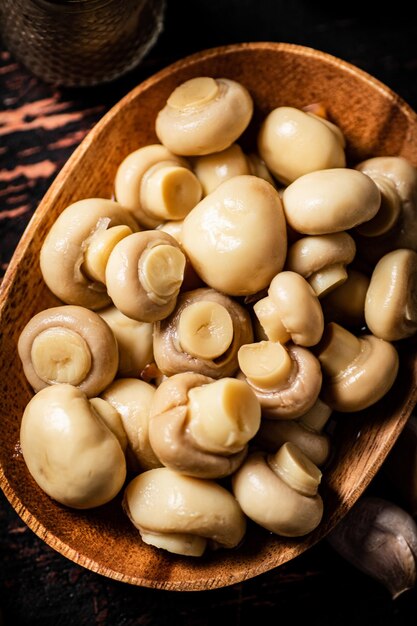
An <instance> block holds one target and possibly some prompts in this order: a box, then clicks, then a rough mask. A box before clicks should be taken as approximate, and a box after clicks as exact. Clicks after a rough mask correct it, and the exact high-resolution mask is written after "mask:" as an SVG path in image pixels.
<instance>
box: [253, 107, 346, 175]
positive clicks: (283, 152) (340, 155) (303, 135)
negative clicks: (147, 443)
mask: <svg viewBox="0 0 417 626" xmlns="http://www.w3.org/2000/svg"><path fill="white" fill-rule="evenodd" d="M344 147H345V141H344V138H343V135H342V132H341V130H340V129H339V128H338V127H337V126H336V125H335V124H332V123H331V122H329V121H328V120H324V119H322V118H321V117H317V116H316V115H311V114H310V113H305V112H304V111H301V110H300V109H296V108H294V107H278V108H276V109H274V110H273V111H271V112H270V113H269V115H267V117H266V118H265V120H264V122H263V124H262V126H261V130H260V132H259V136H258V149H259V153H260V155H261V157H262V158H263V160H264V161H265V163H266V164H267V166H268V168H269V169H270V170H271V172H272V173H273V174H274V175H275V176H276V177H277V178H278V179H279V180H280V181H281V182H283V183H284V184H286V185H288V184H289V183H292V182H293V181H294V180H295V179H296V178H299V177H300V176H303V175H304V174H307V173H309V172H314V171H316V170H324V169H329V168H336V167H345V165H346V159H345V151H344Z"/></svg>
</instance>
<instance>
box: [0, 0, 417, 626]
mask: <svg viewBox="0 0 417 626" xmlns="http://www.w3.org/2000/svg"><path fill="white" fill-rule="evenodd" d="M1 1H2V0H0V2H1ZM406 5H408V3H405V2H399V1H397V2H394V3H390V4H389V5H388V6H389V8H388V9H384V8H383V7H382V6H381V5H380V4H379V3H371V2H361V3H359V2H349V3H343V4H341V3H340V4H338V3H335V2H323V1H322V2H320V1H316V2H306V1H304V2H303V1H301V0H293V1H290V2H284V1H281V0H279V1H274V0H268V1H262V0H257V1H253V0H240V1H238V0H224V1H214V0H194V1H192V0H168V9H167V13H166V19H165V30H164V32H163V34H162V36H161V37H160V39H159V41H158V43H157V45H156V46H155V47H154V48H153V50H152V51H151V52H150V54H149V55H148V56H147V58H146V59H145V61H144V62H143V63H142V64H141V66H140V67H138V68H137V69H136V70H134V71H133V72H131V73H130V74H129V75H128V76H125V77H124V78H122V79H120V80H119V81H117V82H115V83H113V84H112V85H111V86H103V87H99V88H91V89H80V90H76V89H60V88H58V87H56V86H53V85H46V84H44V83H42V81H40V80H39V79H37V78H35V77H33V76H32V75H31V74H30V73H29V72H28V71H27V70H25V69H24V68H23V67H22V66H20V65H19V63H17V62H16V61H15V59H13V57H12V56H11V55H10V54H9V53H8V52H7V51H6V50H5V49H4V47H2V46H1V42H0V98H1V103H0V263H1V274H3V273H4V271H5V270H6V268H7V264H8V262H9V260H10V257H11V255H12V253H13V250H14V248H15V246H16V244H17V242H18V240H19V238H20V236H21V234H22V232H23V230H24V228H25V226H26V224H27V222H28V220H29V218H30V216H31V215H32V213H33V211H34V210H35V208H36V206H37V204H38V203H39V201H40V200H41V198H42V196H43V194H44V193H45V191H46V190H47V188H48V187H49V185H50V183H51V182H52V180H53V178H54V177H55V175H56V174H57V172H58V171H59V169H60V168H61V167H62V165H63V164H64V162H65V161H66V160H67V159H68V157H69V156H70V154H71V153H72V151H73V150H74V149H75V147H76V146H77V145H78V144H79V142H80V141H81V140H82V139H83V137H84V136H85V134H86V133H87V132H88V130H89V129H90V128H91V127H92V126H93V125H94V123H95V122H96V121H97V120H98V119H100V117H101V116H102V115H103V114H104V113H105V112H106V111H107V110H108V109H109V108H110V107H111V106H112V105H113V104H114V103H115V102H117V100H119V98H120V97H122V96H123V95H124V94H125V93H127V91H129V90H130V89H131V88H132V87H134V86H135V85H136V84H138V83H139V82H141V81H142V80H143V79H144V78H146V77H148V76H150V75H151V74H153V73H154V72H155V71H157V70H158V69H161V68H162V67H164V66H166V65H168V64H169V63H171V62H172V61H175V60H177V59H179V58H181V57H183V56H184V55H186V54H189V53H192V52H196V51H198V50H202V49H204V48H208V47H213V46H217V45H222V44H229V43H234V42H242V41H283V42H291V43H297V44H302V45H306V46H311V47H313V48H317V49H319V50H323V51H325V52H329V53H331V54H334V55H336V56H338V57H341V58H342V59H344V60H347V61H350V62H351V63H353V64H355V65H357V66H358V67H360V68H362V69H364V70H366V71H367V72H369V73H370V74H372V75H374V76H375V77H377V78H379V79H380V80H382V81H383V82H384V83H385V84H386V85H388V86H389V87H391V88H392V89H393V90H394V91H396V92H397V93H398V94H399V95H400V96H402V97H403V98H404V99H405V100H406V101H407V102H408V103H409V104H410V105H411V106H412V107H413V108H414V109H417V27H416V23H415V20H414V19H413V18H412V17H411V16H410V14H409V11H408V9H407V6H406ZM371 489H372V491H373V492H375V493H379V495H387V494H388V495H389V497H393V498H395V494H392V493H390V492H389V487H388V486H387V484H386V482H385V479H384V473H383V471H382V472H381V473H380V475H379V476H378V477H377V480H376V482H375V483H374V484H373V486H372V488H371ZM0 607H1V612H2V615H3V623H4V624H7V625H9V624H12V625H16V626H18V625H31V626H35V625H36V626H61V625H62V626H77V625H97V626H104V625H106V626H107V625H108V626H133V625H143V626H168V625H169V626H182V625H187V626H194V625H196V626H197V625H198V626H209V625H212V624H217V623H220V620H221V623H226V624H230V625H231V626H234V625H236V626H238V625H239V626H249V625H251V626H252V625H253V624H254V623H257V624H264V623H273V624H281V623H288V622H290V623H292V624H301V623H304V622H306V623H309V624H310V625H316V624H317V625H319V624H320V625H322V626H333V625H334V626H348V625H349V626H350V625H352V626H353V625H354V624H355V625H358V626H361V625H362V624H363V625H364V626H365V625H366V626H369V625H372V626H385V625H401V626H408V624H410V625H411V624H413V625H414V624H416V623H417V592H416V591H415V590H413V591H411V592H409V593H407V594H405V595H404V596H402V597H401V598H399V599H398V600H397V601H391V599H390V597H389V594H388V592H386V591H385V589H384V588H383V587H381V586H380V585H379V584H378V583H377V582H375V581H373V580H371V579H370V578H368V577H366V576H364V575H363V574H361V573H360V572H358V571H357V570H355V569H354V568H353V567H351V566H350V565H349V564H347V563H346V562H345V561H343V560H342V559H341V558H340V557H339V556H338V555H337V554H336V553H335V552H333V551H332V549H331V548H330V547H329V545H328V544H327V543H326V541H323V542H322V543H320V544H319V545H318V546H316V547H315V548H313V549H312V550H310V551H309V552H308V553H307V554H304V555H302V556H301V557H299V558H298V559H296V560H294V561H292V562H291V563H288V564H286V565H284V566H282V567H281V568H278V569H277V570H275V571H272V572H269V573H267V574H264V575H262V576H259V577H258V578H256V579H253V580H250V581H247V582H245V583H241V584H237V585H235V586H233V587H230V588H226V589H220V590H214V591H210V592H204V593H201V592H194V593H192V592H189V593H177V592H166V591H164V592H162V591H156V590H150V589H142V588H136V587H130V586H128V585H125V584H122V583H118V582H115V581H112V580H110V579H106V578H104V577H101V576H99V575H97V574H94V573H92V572H90V571H87V570H84V569H83V568H81V567H79V566H77V565H75V564H73V563H72V562H70V561H68V560H66V559H65V558H64V557H62V556H60V555H59V554H57V553H55V552H54V551H53V550H51V549H50V548H49V547H48V546H46V545H45V544H44V543H43V542H42V541H41V540H39V539H38V538H37V537H36V536H35V535H34V534H33V533H32V531H30V530H29V529H28V528H27V527H26V526H25V525H24V524H23V522H22V521H21V520H20V518H19V517H18V516H17V515H16V514H15V513H14V511H13V510H12V509H11V507H10V505H9V504H8V502H7V501H6V499H5V498H4V496H2V495H1V506H0ZM0 619H1V618H0Z"/></svg>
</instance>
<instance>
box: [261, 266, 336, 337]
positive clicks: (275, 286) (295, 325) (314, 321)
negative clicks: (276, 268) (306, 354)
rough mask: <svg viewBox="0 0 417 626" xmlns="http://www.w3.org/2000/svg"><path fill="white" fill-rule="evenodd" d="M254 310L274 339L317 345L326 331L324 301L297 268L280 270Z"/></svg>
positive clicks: (268, 333) (268, 334) (269, 335)
mask: <svg viewBox="0 0 417 626" xmlns="http://www.w3.org/2000/svg"><path fill="white" fill-rule="evenodd" d="M253 310H254V312H255V314H256V317H257V318H258V320H259V322H260V324H261V325H262V327H263V329H264V331H265V334H266V336H267V337H268V339H270V340H271V341H279V342H280V343H286V342H287V341H289V340H292V341H293V342H294V343H296V344H297V345H300V346H314V345H315V344H316V343H318V342H319V341H320V338H321V336H322V334H323V329H324V321H323V311H322V309H321V305H320V302H319V300H318V298H317V296H316V294H315V293H314V291H313V289H312V287H310V285H309V284H308V282H307V281H306V280H305V279H304V278H303V277H302V276H300V274H297V273H295V272H280V273H279V274H277V276H275V278H273V279H272V282H271V284H270V286H269V289H268V295H267V297H266V298H262V299H261V300H258V302H256V303H255V305H254V307H253Z"/></svg>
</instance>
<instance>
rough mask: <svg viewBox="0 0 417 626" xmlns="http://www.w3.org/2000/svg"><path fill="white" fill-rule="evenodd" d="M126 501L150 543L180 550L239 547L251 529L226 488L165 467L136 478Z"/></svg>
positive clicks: (195, 551) (192, 551)
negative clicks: (248, 529)
mask: <svg viewBox="0 0 417 626" xmlns="http://www.w3.org/2000/svg"><path fill="white" fill-rule="evenodd" d="M123 506H124V510H125V512H126V514H127V515H128V517H129V519H130V520H131V522H132V524H133V525H134V526H135V527H136V528H137V529H138V530H139V532H140V535H141V537H142V540H143V541H144V542H145V543H148V544H150V545H152V546H155V547H157V548H162V549H164V550H168V551H169V552H173V553H175V554H184V555H186V556H201V555H202V554H203V553H204V551H205V549H206V547H207V546H210V547H213V548H217V547H222V548H234V547H236V546H237V545H239V543H240V542H241V541H242V539H243V537H244V534H245V531H246V522H245V517H244V515H243V513H242V511H241V509H240V507H239V505H238V503H237V502H236V500H235V498H234V497H233V496H232V494H231V493H229V492H228V491H227V490H226V489H225V488H224V487H221V486H220V485H218V484H217V483H215V482H213V481H211V480H205V479H202V478H194V477H192V476H184V475H183V474H180V473H179V472H174V471H173V470H170V469H168V468H166V467H163V468H159V469H154V470H149V471H148V472H144V473H143V474H140V475H139V476H137V477H136V478H134V479H133V480H132V481H131V482H130V483H129V484H128V486H127V487H126V490H125V495H124V500H123Z"/></svg>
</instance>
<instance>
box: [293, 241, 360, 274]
mask: <svg viewBox="0 0 417 626" xmlns="http://www.w3.org/2000/svg"><path fill="white" fill-rule="evenodd" d="M355 253H356V245H355V241H354V239H353V238H352V237H351V236H350V235H349V234H348V233H344V232H341V233H332V234H329V235H310V236H308V237H301V239H298V240H297V241H295V242H294V243H293V244H292V245H291V246H290V248H289V250H288V255H287V260H286V264H285V267H286V269H288V270H290V271H292V272H296V273H297V274H300V275H301V276H303V277H304V278H309V277H310V276H311V275H312V274H314V273H315V272H319V271H320V270H322V269H323V268H325V267H329V266H331V265H335V264H342V265H347V264H348V263H351V262H352V261H353V259H354V257H355Z"/></svg>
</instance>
